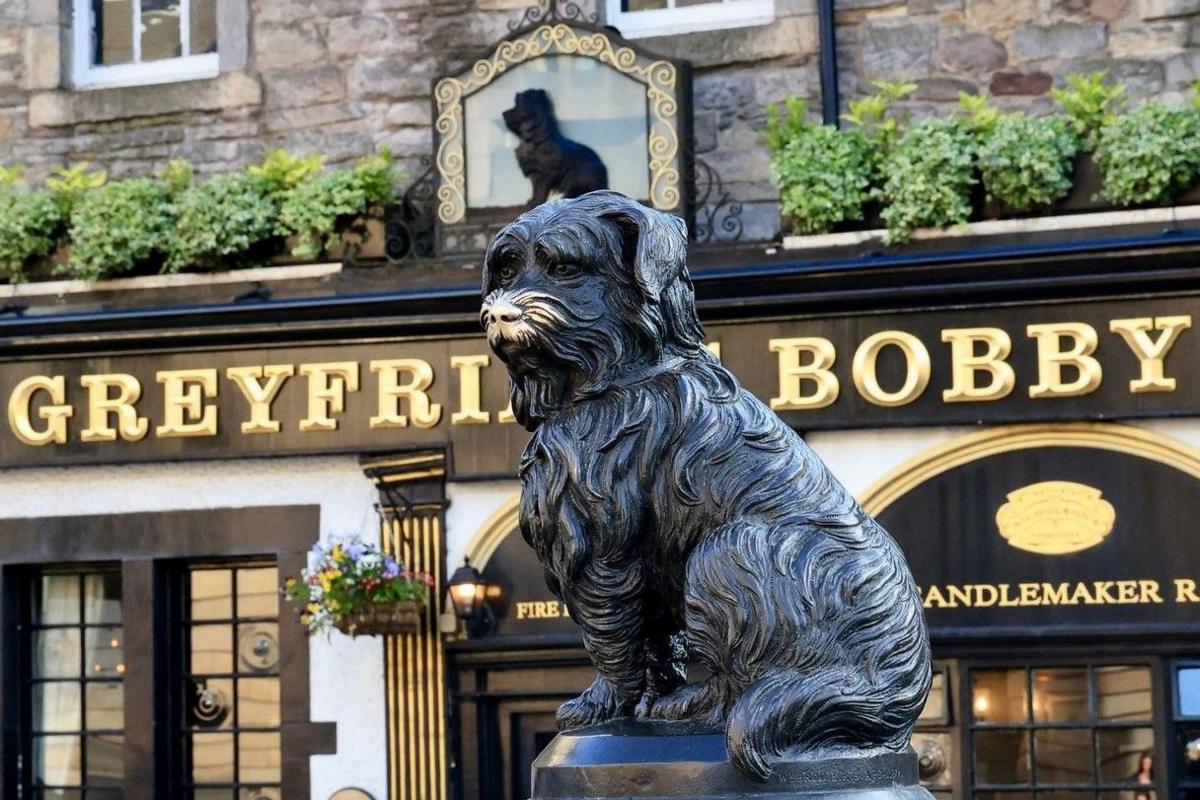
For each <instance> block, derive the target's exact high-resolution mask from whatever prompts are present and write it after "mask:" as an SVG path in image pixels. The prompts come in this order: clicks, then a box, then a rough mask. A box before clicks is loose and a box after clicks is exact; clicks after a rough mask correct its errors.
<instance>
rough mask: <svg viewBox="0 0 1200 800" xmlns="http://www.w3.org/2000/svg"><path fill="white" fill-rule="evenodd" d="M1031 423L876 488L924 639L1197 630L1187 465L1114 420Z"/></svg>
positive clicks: (1193, 500) (1168, 448)
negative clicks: (918, 602)
mask: <svg viewBox="0 0 1200 800" xmlns="http://www.w3.org/2000/svg"><path fill="white" fill-rule="evenodd" d="M1041 427H1042V426H1021V427H1020V428H1017V429H1015V430H1014V431H1013V432H1012V434H1011V436H1009V437H1007V438H1008V440H1007V441H1005V437H1004V436H1003V435H1000V434H999V433H997V434H993V435H991V444H990V445H989V444H987V443H985V444H984V445H982V446H980V445H978V444H972V442H973V441H974V440H976V439H978V438H979V437H975V436H972V437H967V440H965V442H964V443H961V444H958V445H956V446H955V447H956V448H957V456H955V454H953V453H952V454H949V455H947V456H945V457H943V458H941V459H933V460H931V461H930V462H929V464H928V465H927V466H929V465H932V468H931V469H928V470H927V471H928V472H929V473H930V474H929V476H928V477H927V478H925V479H924V480H912V479H908V483H909V485H908V486H904V487H900V489H899V491H898V492H897V489H896V486H895V485H893V487H892V488H891V489H888V488H884V489H883V490H882V491H883V494H884V495H889V493H890V495H891V496H886V497H882V498H881V502H883V503H886V507H884V508H883V509H882V510H881V511H880V512H879V513H878V518H879V520H880V521H881V522H882V523H883V524H884V525H885V526H886V527H887V528H888V530H889V531H891V533H892V535H893V536H895V537H896V539H897V541H898V542H899V543H900V545H901V547H902V548H903V550H904V552H905V554H906V556H907V557H908V560H909V563H910V565H911V567H912V570H913V575H914V577H915V578H916V580H917V583H918V585H919V586H920V588H921V592H922V597H923V599H924V605H925V609H926V615H927V619H928V621H929V624H930V629H931V634H932V636H933V637H934V639H935V640H946V639H954V638H959V637H975V636H989V637H994V636H998V635H1003V634H1005V633H1010V634H1013V635H1023V636H1028V635H1031V634H1042V635H1054V634H1062V633H1073V632H1087V633H1089V634H1092V635H1096V636H1103V635H1115V634H1128V633H1143V634H1146V633H1156V632H1172V631H1176V632H1183V631H1196V630H1198V629H1200V546H1198V543H1200V503H1197V498H1198V497H1200V479H1198V475H1200V469H1198V468H1197V463H1196V461H1195V459H1194V457H1192V456H1191V455H1190V454H1189V453H1188V452H1187V451H1186V450H1185V448H1182V447H1181V446H1178V445H1172V444H1170V443H1167V442H1166V440H1160V439H1158V438H1157V437H1153V436H1152V435H1150V434H1146V433H1144V432H1141V431H1137V430H1135V429H1129V428H1126V427H1124V426H1105V425H1091V426H1080V427H1078V428H1075V429H1073V430H1072V429H1071V428H1069V427H1067V428H1060V429H1058V430H1055V429H1054V428H1047V429H1040V428H1041ZM984 438H985V439H986V438H988V437H987V435H985V436H984ZM1056 441H1057V442H1059V443H1060V444H1058V445H1056V444H1055V442H1056ZM993 448H994V450H995V452H992V453H990V454H987V451H988V450H989V449H993ZM956 461H958V462H961V463H955V462H956ZM943 467H945V468H944V469H942V468H943ZM898 480H899V481H900V482H901V483H904V482H905V480H906V479H904V478H900V479H898ZM867 505H868V506H871V505H872V501H871V500H870V499H868V502H867Z"/></svg>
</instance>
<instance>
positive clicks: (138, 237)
mask: <svg viewBox="0 0 1200 800" xmlns="http://www.w3.org/2000/svg"><path fill="white" fill-rule="evenodd" d="M174 226H175V217H174V213H173V206H172V202H171V194H170V191H169V190H168V187H167V185H166V184H165V183H163V182H162V181H160V180H157V179H155V178H129V179H126V180H122V181H113V182H110V183H105V184H104V185H103V186H99V187H97V188H92V189H88V190H86V191H84V192H82V193H81V194H80V195H79V196H78V198H77V199H76V200H75V201H74V202H73V205H72V207H71V212H70V227H69V230H68V235H69V237H70V241H71V252H70V260H69V262H68V263H67V265H65V266H64V267H63V268H62V269H61V270H60V272H65V273H67V274H69V275H71V276H72V277H76V278H83V279H85V280H93V281H94V280H98V279H100V278H107V277H114V276H118V275H125V274H130V273H135V274H146V273H153V272H158V271H159V270H160V269H161V268H162V265H163V262H164V260H165V259H166V256H167V253H168V251H169V250H170V247H171V236H172V233H173V230H174Z"/></svg>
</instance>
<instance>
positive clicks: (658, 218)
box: [600, 197, 687, 303]
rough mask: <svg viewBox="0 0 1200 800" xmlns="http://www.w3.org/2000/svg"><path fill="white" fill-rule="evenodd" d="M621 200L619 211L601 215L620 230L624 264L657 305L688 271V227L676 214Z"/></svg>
mask: <svg viewBox="0 0 1200 800" xmlns="http://www.w3.org/2000/svg"><path fill="white" fill-rule="evenodd" d="M621 199H622V201H623V202H622V203H621V207H620V208H617V209H613V210H611V211H605V212H602V213H601V215H600V216H601V218H603V219H606V220H608V221H610V222H612V223H613V224H614V225H616V226H617V228H618V229H620V231H621V249H622V250H623V251H624V252H623V253H622V256H623V258H624V261H625V263H627V264H629V265H630V266H631V268H632V269H633V277H634V279H635V280H636V281H637V284H638V287H639V288H640V289H641V290H642V294H644V295H645V296H646V298H647V299H649V300H651V301H652V302H655V303H657V302H658V300H659V298H661V297H662V293H663V291H665V290H666V288H667V287H668V286H670V285H671V284H672V283H673V282H674V281H675V280H676V279H677V278H679V277H680V276H682V275H684V274H685V273H686V272H687V225H685V224H684V222H683V220H681V219H680V218H679V217H677V216H675V215H674V214H667V213H664V212H662V211H655V210H654V209H652V208H646V207H645V206H643V205H642V204H641V203H638V202H636V201H634V200H630V199H629V198H624V197H623V198H621Z"/></svg>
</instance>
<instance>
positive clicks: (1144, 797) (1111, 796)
mask: <svg viewBox="0 0 1200 800" xmlns="http://www.w3.org/2000/svg"><path fill="white" fill-rule="evenodd" d="M1156 796H1157V795H1156V794H1155V792H1154V790H1153V789H1124V790H1122V791H1113V792H1101V793H1100V800H1154V798H1155V797H1156ZM1188 796H1189V795H1186V794H1185V795H1183V797H1184V798H1187V797H1188Z"/></svg>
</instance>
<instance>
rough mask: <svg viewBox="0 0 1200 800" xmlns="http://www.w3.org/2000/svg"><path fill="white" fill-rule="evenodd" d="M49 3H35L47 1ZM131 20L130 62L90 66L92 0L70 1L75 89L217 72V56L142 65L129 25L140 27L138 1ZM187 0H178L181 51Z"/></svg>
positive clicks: (190, 78) (199, 76)
mask: <svg viewBox="0 0 1200 800" xmlns="http://www.w3.org/2000/svg"><path fill="white" fill-rule="evenodd" d="M49 1H50V0H35V2H49ZM131 6H132V11H133V13H132V18H131V19H130V21H129V24H130V26H131V31H132V33H133V34H134V35H133V62H132V63H129V64H113V65H111V66H97V65H94V64H92V48H93V42H94V37H95V36H96V35H98V34H97V32H96V28H95V18H94V17H93V15H92V0H74V5H73V14H72V17H71V26H72V54H71V64H72V82H73V84H74V87H75V88H76V89H109V88H115V87H120V86H150V85H153V84H156V83H175V82H177V81H194V80H203V79H206V78H215V77H217V75H219V74H220V72H221V61H220V54H219V53H201V54H200V55H184V56H179V57H177V58H164V59H159V60H158V61H146V62H143V61H142V60H141V58H142V53H141V50H142V37H141V36H140V35H139V34H140V31H137V30H136V29H134V28H133V26H134V25H135V24H136V25H140V24H141V23H140V20H141V18H142V3H141V0H133V2H132V3H131ZM190 9H191V0H180V3H179V35H180V39H181V40H182V44H183V52H185V53H186V52H187V51H188V48H189V46H190V44H191V43H190V41H189V39H190V37H191V25H190V20H189V18H188V14H189V11H190Z"/></svg>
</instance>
